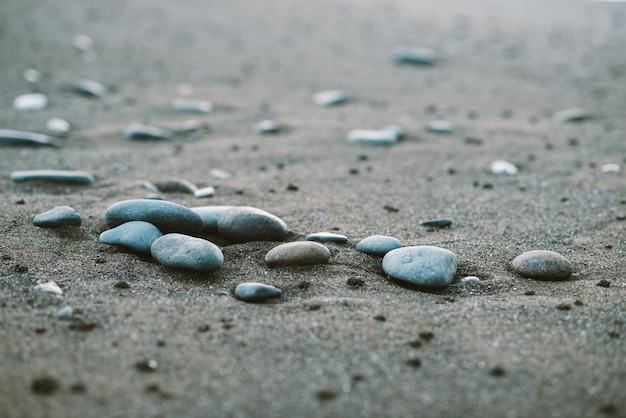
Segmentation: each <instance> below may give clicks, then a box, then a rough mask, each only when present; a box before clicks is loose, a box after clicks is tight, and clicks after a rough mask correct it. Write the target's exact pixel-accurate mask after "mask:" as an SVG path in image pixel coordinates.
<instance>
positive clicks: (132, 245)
mask: <svg viewBox="0 0 626 418" xmlns="http://www.w3.org/2000/svg"><path fill="white" fill-rule="evenodd" d="M161 236H163V234H162V233H161V231H159V228H157V227H156V226H154V225H152V224H151V223H149V222H145V221H130V222H126V223H123V224H121V225H119V226H116V227H115V228H113V229H109V230H108V231H104V232H103V233H101V234H100V242H101V243H103V244H109V245H120V246H122V247H125V248H128V249H129V250H131V251H134V252H136V253H140V254H150V247H151V246H152V243H154V241H156V240H157V239H158V238H161Z"/></svg>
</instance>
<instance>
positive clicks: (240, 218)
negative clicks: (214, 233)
mask: <svg viewBox="0 0 626 418" xmlns="http://www.w3.org/2000/svg"><path fill="white" fill-rule="evenodd" d="M217 229H218V232H219V233H220V235H222V236H223V237H224V238H226V239H227V240H229V241H231V242H235V243H241V242H249V241H284V240H285V238H287V233H288V232H289V231H288V229H287V225H286V224H285V222H284V221H283V220H282V219H280V218H279V217H277V216H275V215H272V214H271V213H269V212H266V211H264V210H261V209H257V208H253V207H249V206H236V207H233V208H230V209H228V210H226V211H224V213H223V214H222V216H220V218H219V219H218V221H217Z"/></svg>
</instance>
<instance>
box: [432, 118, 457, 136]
mask: <svg viewBox="0 0 626 418" xmlns="http://www.w3.org/2000/svg"><path fill="white" fill-rule="evenodd" d="M426 130H427V131H428V132H432V133H436V134H452V133H454V124H453V123H452V122H450V121H447V120H440V119H438V120H431V121H430V122H428V123H427V124H426Z"/></svg>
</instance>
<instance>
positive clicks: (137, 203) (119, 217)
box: [104, 199, 204, 234]
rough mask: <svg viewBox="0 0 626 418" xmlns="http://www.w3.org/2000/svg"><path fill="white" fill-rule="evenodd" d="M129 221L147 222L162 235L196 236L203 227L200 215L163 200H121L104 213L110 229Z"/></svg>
mask: <svg viewBox="0 0 626 418" xmlns="http://www.w3.org/2000/svg"><path fill="white" fill-rule="evenodd" d="M129 221H145V222H149V223H151V224H153V225H154V226H156V227H157V228H158V229H159V230H160V231H161V232H163V233H164V234H166V233H169V232H181V233H187V234H197V233H199V232H200V231H202V229H203V227H204V223H203V222H202V218H201V217H200V215H198V214H197V213H195V212H194V211H192V210H191V209H189V208H187V207H185V206H182V205H179V204H177V203H173V202H168V201H164V200H150V199H133V200H123V201H121V202H117V203H115V204H113V205H111V206H109V208H108V209H107V210H106V212H105V213H104V222H105V223H106V224H107V225H108V226H109V227H111V228H113V227H116V226H118V225H121V224H123V223H126V222H129Z"/></svg>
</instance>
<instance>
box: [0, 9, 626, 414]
mask: <svg viewBox="0 0 626 418" xmlns="http://www.w3.org/2000/svg"><path fill="white" fill-rule="evenodd" d="M78 35H86V36H88V37H89V38H85V37H84V36H83V37H82V38H81V37H79V38H78V39H77V36H78ZM81 39H82V41H81ZM89 39H91V40H92V41H93V43H92V44H89V43H88V42H86V41H88V40H89ZM81 42H82V43H81ZM76 44H78V45H76ZM401 45H407V46H418V47H428V48H432V49H433V50H434V51H436V53H437V59H436V62H435V64H434V65H421V66H420V65H399V64H396V63H394V62H393V60H392V53H393V50H394V48H395V47H397V46H401ZM79 47H80V48H79ZM81 48H82V49H81ZM0 58H1V59H0V109H1V110H0V129H19V130H25V131H32V132H45V125H46V122H47V121H48V120H50V119H51V118H62V119H65V120H67V121H69V122H70V123H71V124H72V131H71V133H70V135H69V136H68V137H67V138H64V139H61V146H60V147H55V148H52V147H27V146H6V145H0V188H1V190H2V192H1V193H2V199H1V200H0V231H1V232H0V238H1V239H0V253H1V254H0V255H1V257H0V359H1V360H0V417H7V418H8V417H11V418H17V417H33V418H37V417H63V418H71V417H173V416H178V417H252V416H254V417H313V416H327V417H353V416H354V417H382V416H385V417H410V416H415V417H418V416H421V417H509V418H513V417H617V416H626V390H625V388H624V383H626V344H625V339H626V325H625V321H626V275H625V273H626V261H625V256H626V227H625V226H626V179H625V174H624V167H625V165H626V4H617V3H616V4H611V3H600V2H585V1H577V0H546V1H535V0H532V1H525V0H514V1H513V0H512V1H495V0H494V1H491V0H484V1H479V0H468V1H462V0H441V1H438V2H434V3H432V2H426V1H410V0H404V1H402V0H388V1H382V0H361V1H356V0H354V1H348V0H319V1H315V2H295V1H289V0H267V1H263V2H260V1H253V0H232V1H217V0H209V1H193V0H182V1H177V2H174V1H164V0H133V1H121V0H111V1H106V2H97V1H91V0H89V1H78V0H64V1H56V2H52V1H49V2H42V1H35V0H4V1H2V3H1V4H0ZM28 68H32V69H36V70H38V71H40V72H41V77H40V80H39V81H38V82H37V83H32V82H29V81H26V80H25V79H24V78H23V71H24V70H25V69H28ZM77 79H90V80H96V81H98V82H100V83H102V84H103V85H105V86H106V87H107V88H108V93H107V94H105V95H104V96H103V97H102V98H93V97H85V96H82V95H79V94H77V93H76V92H75V91H73V90H72V87H71V86H72V83H73V82H74V81H75V80H77ZM333 89H342V90H344V91H345V92H346V94H347V95H348V100H347V101H346V103H344V104H342V105H339V106H333V107H318V106H315V105H314V104H313V103H312V99H311V97H312V95H313V94H314V93H316V92H319V91H324V90H333ZM31 92H41V93H45V94H46V95H47V96H48V98H49V104H48V106H47V107H46V108H45V109H44V110H40V111H35V112H24V111H19V110H17V109H15V108H14V107H13V100H14V99H15V97H17V96H19V95H21V94H25V93H31ZM181 97H183V98H187V99H202V100H207V101H210V102H211V103H212V104H213V110H212V111H211V112H210V113H208V114H199V115H198V114H188V113H182V112H178V111H175V110H173V109H172V108H171V105H170V103H171V101H172V100H173V99H176V98H181ZM568 108H584V109H587V110H588V111H589V112H590V114H591V116H592V117H591V118H590V119H587V120H584V121H582V122H577V123H559V122H558V121H555V119H554V115H555V114H556V112H558V111H560V110H563V109H568ZM438 118H443V119H446V120H448V121H449V122H451V123H453V124H454V132H453V133H452V134H437V133H430V132H427V131H426V130H425V128H424V127H425V125H426V123H428V122H429V121H432V120H435V119H438ZM263 119H271V120H275V121H277V122H279V123H281V124H283V126H284V129H283V130H282V131H280V132H279V133H277V134H275V135H258V134H256V133H255V132H254V130H253V127H254V125H255V124H256V123H257V122H258V121H260V120H263ZM190 120H196V121H200V128H199V129H197V130H195V131H193V132H189V133H178V134H175V135H174V136H173V137H172V138H171V139H169V140H161V141H132V140H127V139H123V138H121V136H120V131H121V130H122V129H123V128H124V127H126V126H127V125H129V124H131V123H143V124H148V125H152V126H158V127H161V128H168V129H176V128H177V127H180V126H181V124H184V123H186V122H188V121H190ZM387 125H398V126H400V127H402V129H403V130H404V135H403V137H402V138H401V140H399V141H398V142H397V143H396V144H394V145H390V146H367V145H362V144H356V143H350V142H348V141H346V139H345V137H346V133H347V132H348V131H349V130H351V129H359V128H363V129H379V128H382V127H384V126H387ZM494 160H506V161H509V162H512V163H514V164H515V165H516V166H517V167H518V168H519V173H518V174H517V175H515V176H506V175H496V174H493V173H492V172H491V171H490V163H491V162H492V161H494ZM44 168H45V169H62V170H83V171H87V172H89V173H91V174H93V175H94V177H95V182H94V183H93V184H91V185H86V186H80V185H67V184H50V183H45V182H38V181H27V182H14V181H12V180H11V179H10V174H11V173H12V172H14V171H17V170H30V169H44ZM214 169H220V170H226V171H227V172H228V173H230V174H231V176H230V177H228V178H216V177H214V176H213V175H211V171H210V170H214ZM171 178H183V179H186V180H188V181H190V182H193V183H194V184H196V185H197V186H199V187H204V186H214V187H215V189H216V191H215V195H214V196H213V197H208V198H202V199H199V198H196V197H194V196H193V195H190V194H188V193H184V192H176V191H174V192H164V193H163V198H165V199H167V200H171V201H173V202H176V203H180V204H182V205H185V206H188V207H194V206H206V205H245V206H253V207H257V208H260V209H263V210H266V211H268V212H271V213H273V214H275V215H277V216H279V217H280V218H281V219H283V220H284V221H285V223H286V224H287V226H288V228H289V231H290V234H289V237H288V239H287V240H288V241H296V240H301V239H304V237H306V236H307V235H308V234H310V233H313V232H319V231H330V232H335V233H339V234H344V235H346V236H348V237H349V241H348V242H347V243H344V244H336V243H330V244H326V245H327V247H328V248H329V249H330V252H331V257H330V261H329V263H328V264H322V265H315V266H308V267H305V266H298V267H283V268H270V267H268V266H267V265H266V264H265V262H264V256H265V254H266V253H267V252H268V251H269V250H270V249H272V248H273V247H275V246H276V245H277V244H278V243H277V242H267V241H261V242H248V243H241V244H232V243H229V242H226V241H224V240H220V239H217V240H216V241H215V242H216V243H217V244H218V245H219V246H220V248H221V249H222V251H223V253H224V258H225V262H224V266H223V268H222V269H220V270H219V271H217V272H215V273H211V274H202V273H192V272H186V271H178V270H171V269H168V268H166V267H164V266H162V265H160V264H159V263H157V262H156V261H155V260H153V259H151V258H150V257H147V256H138V255H136V254H134V253H131V252H129V251H126V250H124V249H122V248H120V247H117V246H110V245H104V244H102V243H100V241H99V238H98V237H99V235H100V233H101V232H103V231H105V230H107V229H108V227H107V225H106V224H105V223H104V212H105V210H106V209H107V207H109V206H110V205H112V204H113V203H116V202H119V201H121V200H126V199H135V198H143V197H144V196H146V195H148V194H149V193H150V192H149V191H147V190H145V189H143V188H142V187H140V185H139V184H138V183H137V182H138V181H149V182H152V183H162V182H164V181H166V180H168V179H171ZM61 205H68V206H71V207H73V208H74V209H76V211H78V212H79V213H80V214H81V216H82V218H83V223H82V225H81V226H80V227H64V228H61V229H48V228H40V227H37V226H35V225H34V224H33V217H34V216H35V215H37V214H39V213H41V212H44V211H46V210H48V209H51V208H53V207H55V206H61ZM437 218H451V219H453V224H452V226H451V227H449V228H444V229H434V228H425V227H423V226H420V221H423V220H426V219H437ZM373 234H381V235H391V236H394V237H396V238H398V239H399V240H401V242H402V244H403V245H404V246H412V245H434V246H439V247H443V248H445V249H448V250H450V251H453V252H454V253H455V254H456V255H457V256H458V270H457V273H456V276H455V278H454V281H453V283H452V284H451V285H450V286H448V287H446V288H443V289H440V290H425V289H423V288H418V287H416V286H411V285H407V284H402V283H401V282H399V281H396V280H393V279H391V278H389V277H388V276H387V275H386V274H385V273H384V272H383V270H382V267H381V259H380V258H379V257H372V256H368V255H365V254H363V253H360V252H357V251H356V249H355V247H356V244H357V243H358V242H359V241H360V240H361V239H362V238H365V237H367V236H369V235H373ZM529 250H550V251H555V252H558V253H560V254H561V255H563V256H565V257H566V258H567V259H568V260H569V261H570V262H571V264H572V268H573V274H572V276H571V278H570V279H569V280H565V281H539V280H533V279H529V278H525V277H521V276H519V275H517V274H516V273H515V272H514V271H512V269H511V261H512V260H513V259H514V258H515V257H517V256H518V255H520V254H521V253H523V252H525V251H529ZM470 275H471V276H477V277H479V278H480V282H479V283H476V284H465V283H461V279H462V278H463V277H465V276H470ZM48 281H54V282H55V283H57V284H58V285H59V286H60V288H61V289H62V290H63V293H64V294H63V296H62V297H55V296H51V295H46V294H41V293H37V292H33V291H32V289H33V287H34V286H35V285H36V284H38V283H43V282H48ZM249 281H252V282H262V283H266V284H271V285H274V286H276V287H279V288H280V289H281V290H282V296H281V297H280V298H279V299H274V300H271V301H268V302H266V303H245V302H243V301H240V300H238V299H236V298H235V297H234V296H233V291H234V288H235V287H236V285H237V284H239V283H242V282H249ZM120 282H123V283H126V284H127V285H128V286H126V287H124V286H123V285H122V287H120V284H119V283H120ZM220 293H221V294H222V295H220ZM223 293H226V295H223ZM65 306H71V307H72V309H73V314H72V318H71V319H59V318H57V312H58V311H59V309H61V308H63V307H65Z"/></svg>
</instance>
